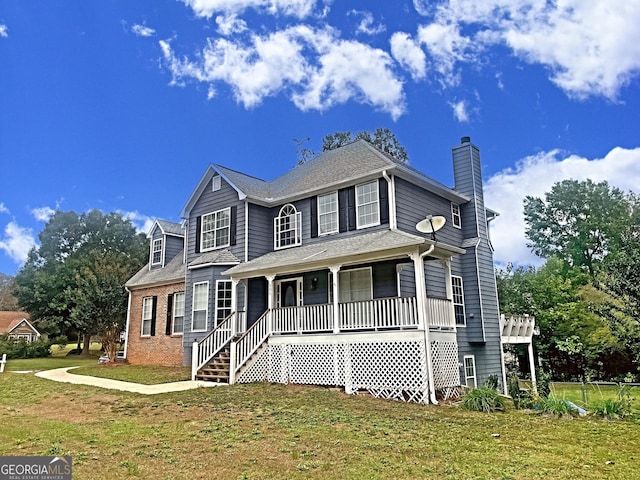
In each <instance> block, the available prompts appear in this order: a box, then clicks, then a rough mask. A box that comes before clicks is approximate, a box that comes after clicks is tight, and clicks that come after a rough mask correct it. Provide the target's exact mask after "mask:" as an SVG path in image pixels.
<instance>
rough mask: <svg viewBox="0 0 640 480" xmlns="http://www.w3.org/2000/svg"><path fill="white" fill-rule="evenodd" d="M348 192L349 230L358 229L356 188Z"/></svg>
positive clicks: (351, 188)
mask: <svg viewBox="0 0 640 480" xmlns="http://www.w3.org/2000/svg"><path fill="white" fill-rule="evenodd" d="M346 190H347V214H348V219H349V230H355V229H356V187H349V188H347V189H346Z"/></svg>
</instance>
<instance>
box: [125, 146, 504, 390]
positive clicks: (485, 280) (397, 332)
mask: <svg viewBox="0 0 640 480" xmlns="http://www.w3.org/2000/svg"><path fill="white" fill-rule="evenodd" d="M453 169H454V180H455V187H454V188H449V187H446V186H445V185H443V184H441V183H439V182H437V181H435V180H433V179H431V178H429V177H428V176H426V175H424V174H423V173H421V172H419V171H417V170H416V169H414V168H412V167H410V166H409V165H406V164H402V163H399V162H397V161H396V160H394V159H393V158H391V157H389V156H388V155H386V154H384V153H382V152H380V151H379V150H377V149H376V148H375V147H373V146H372V145H370V144H368V143H367V142H365V141H356V142H354V143H351V144H349V145H346V146H344V147H341V148H338V149H335V150H332V151H328V152H324V153H322V154H321V155H319V156H318V157H316V158H314V159H312V160H310V161H308V162H306V163H304V164H302V165H298V166H297V167H295V168H294V169H293V170H291V171H289V172H287V173H285V174H284V175H282V176H280V177H278V178H276V179H275V180H272V181H264V180H261V179H258V178H255V177H252V176H250V175H248V174H245V173H240V172H237V171H235V170H232V169H230V168H227V167H223V166H220V165H216V164H211V165H210V166H209V167H208V168H207V169H206V171H205V173H204V175H203V176H202V178H201V180H200V182H199V183H198V185H197V186H196V188H195V190H194V192H193V193H192V194H191V196H190V197H189V199H188V201H187V203H186V205H185V207H184V208H183V210H182V218H183V224H182V226H181V227H182V228H181V229H180V230H179V232H180V234H178V226H177V225H176V224H173V228H174V229H175V231H174V234H175V236H176V237H180V238H181V239H182V240H183V241H184V244H183V245H184V251H183V252H182V253H180V254H174V256H173V257H172V258H173V259H172V260H171V261H168V259H169V257H167V256H166V254H165V253H161V254H160V256H161V258H162V260H163V262H165V261H166V263H162V264H160V263H158V262H157V260H159V258H157V257H156V256H154V255H156V253H157V252H159V251H161V250H160V248H161V247H160V246H157V245H156V246H154V245H155V242H157V240H158V238H161V237H162V238H166V234H163V233H162V231H163V227H162V225H163V223H161V222H158V224H157V225H156V227H154V228H155V230H154V232H152V245H151V261H150V265H149V266H147V267H145V268H144V269H143V270H142V271H141V272H139V273H138V274H136V276H134V277H133V278H132V280H130V281H129V282H128V284H127V286H128V288H129V289H130V291H131V294H130V310H129V318H128V322H127V324H128V327H127V343H128V350H127V357H128V359H129V360H130V361H134V359H135V361H138V362H139V359H140V358H141V356H140V354H139V353H138V352H137V351H136V350H138V349H140V348H143V347H142V345H147V346H152V345H153V342H152V341H147V342H145V340H146V339H149V338H152V337H154V336H156V337H157V336H158V335H159V332H158V328H157V326H156V325H157V322H156V321H155V320H153V319H155V318H166V321H163V322H162V325H163V326H164V328H165V330H163V331H162V332H160V333H162V335H164V337H166V338H163V340H165V341H171V340H173V339H174V338H178V339H179V340H181V352H180V353H177V352H176V353H175V358H174V360H175V361H176V362H177V361H178V360H179V361H180V362H184V364H185V365H189V364H190V365H191V366H192V372H193V378H199V379H203V380H212V381H222V382H227V383H236V382H254V381H271V382H283V383H287V382H292V383H301V384H317V385H335V386H342V387H344V388H345V390H346V391H347V392H353V393H355V392H358V391H368V392H370V393H372V394H373V395H376V396H381V397H385V398H397V399H404V400H410V401H417V402H429V401H431V402H435V401H436V398H437V397H438V396H442V397H447V396H449V395H452V394H455V393H457V392H458V391H459V387H460V385H468V386H476V385H479V384H481V383H482V382H484V381H485V380H486V379H487V378H488V377H489V376H492V375H495V376H497V377H498V378H499V379H500V380H501V381H502V382H504V368H503V360H502V347H501V330H500V319H499V312H498V300H497V293H496V283H495V275H494V268H493V257H492V247H491V243H490V240H489V233H488V225H487V224H488V222H489V221H490V220H491V219H492V218H493V217H494V216H495V215H496V214H495V213H494V212H492V211H490V210H488V209H486V208H485V206H484V198H483V191H482V177H481V168H480V154H479V150H478V148H477V147H476V146H475V145H473V144H472V143H471V142H470V139H469V138H468V137H463V138H462V141H461V144H460V145H458V146H456V147H454V148H453ZM164 230H167V229H166V228H164ZM163 235H164V236H163ZM164 241H165V243H166V239H165V240H164ZM176 250H177V248H176ZM163 252H164V251H163ZM163 255H164V256H163ZM180 257H181V258H180ZM154 265H155V268H154ZM165 270H166V271H167V272H166V273H167V274H166V275H164V274H162V273H161V272H163V271H165ZM180 270H181V271H182V274H183V276H182V283H181V284H180V283H179V278H180V277H179V275H178V272H179V271H180ZM152 275H156V276H157V277H158V279H157V280H154V278H153V277H152ZM170 281H175V282H174V283H171V284H170V285H171V287H170V288H168V290H166V291H162V292H159V291H157V289H158V288H161V287H162V288H165V287H166V286H167V282H170ZM154 282H155V283H154ZM163 282H164V283H163ZM169 290H170V291H169ZM165 296H166V297H167V298H168V297H169V296H172V301H166V300H164V299H163V298H164V297H165ZM161 297H162V299H161ZM177 298H180V300H179V302H177V301H176V299H177ZM176 305H179V306H180V308H179V310H176ZM145 312H146V313H145ZM176 312H177V313H176ZM176 314H178V317H176ZM163 316H164V317H163ZM176 318H179V319H180V320H179V324H180V330H181V331H179V332H178V331H176V330H175V324H176ZM154 322H155V323H154ZM172 325H173V326H172ZM154 326H156V327H155V331H154ZM176 343H177V341H176ZM146 355H149V354H148V353H147V354H146ZM172 355H174V354H172ZM148 358H152V356H148ZM162 363H165V364H168V363H171V362H169V361H163V362H162Z"/></svg>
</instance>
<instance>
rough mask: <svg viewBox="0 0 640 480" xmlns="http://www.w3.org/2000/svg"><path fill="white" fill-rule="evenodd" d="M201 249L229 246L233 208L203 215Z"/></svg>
mask: <svg viewBox="0 0 640 480" xmlns="http://www.w3.org/2000/svg"><path fill="white" fill-rule="evenodd" d="M201 222H202V224H201V227H202V230H201V233H200V250H201V251H205V250H213V249H214V248H220V247H228V246H229V238H230V236H231V208H225V209H223V210H218V211H217V212H213V213H209V214H207V215H203V216H202V219H201Z"/></svg>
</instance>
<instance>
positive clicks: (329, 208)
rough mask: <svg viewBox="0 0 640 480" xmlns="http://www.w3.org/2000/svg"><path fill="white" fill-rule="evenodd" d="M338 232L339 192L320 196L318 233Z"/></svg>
mask: <svg viewBox="0 0 640 480" xmlns="http://www.w3.org/2000/svg"><path fill="white" fill-rule="evenodd" d="M337 231H338V192H332V193H329V194H327V195H320V196H318V233H319V234H320V235H327V234H329V233H336V232H337Z"/></svg>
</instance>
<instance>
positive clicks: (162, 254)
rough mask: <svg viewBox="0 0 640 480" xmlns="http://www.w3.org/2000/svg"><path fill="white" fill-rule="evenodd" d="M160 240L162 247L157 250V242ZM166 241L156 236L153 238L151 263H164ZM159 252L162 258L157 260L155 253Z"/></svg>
mask: <svg viewBox="0 0 640 480" xmlns="http://www.w3.org/2000/svg"><path fill="white" fill-rule="evenodd" d="M158 242H160V249H159V250H157V251H156V244H157V243H158ZM164 243H165V242H163V238H154V239H153V240H151V265H162V263H163V262H162V260H163V258H164ZM156 253H159V254H160V258H159V259H158V261H157V262H156V261H155V254H156Z"/></svg>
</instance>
